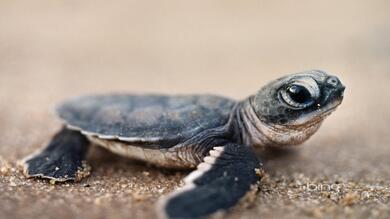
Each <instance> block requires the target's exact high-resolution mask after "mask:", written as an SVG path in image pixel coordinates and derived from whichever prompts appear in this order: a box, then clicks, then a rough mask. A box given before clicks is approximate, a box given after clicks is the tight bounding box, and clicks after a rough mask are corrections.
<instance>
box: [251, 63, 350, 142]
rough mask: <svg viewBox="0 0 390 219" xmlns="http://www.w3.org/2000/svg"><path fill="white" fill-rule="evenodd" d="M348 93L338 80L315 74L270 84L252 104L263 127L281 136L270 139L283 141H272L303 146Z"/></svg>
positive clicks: (329, 76) (293, 77) (274, 134)
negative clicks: (302, 143)
mask: <svg viewBox="0 0 390 219" xmlns="http://www.w3.org/2000/svg"><path fill="white" fill-rule="evenodd" d="M344 90H345V87H344V85H343V84H342V83H341V82H340V80H339V79H338V78H337V77H336V76H333V75H329V74H327V73H326V72H324V71H320V70H312V71H306V72H301V73H297V74H292V75H288V76H285V77H282V78H279V79H277V80H274V81H272V82H270V83H269V84H267V85H266V86H264V87H263V88H262V89H261V90H260V91H258V92H257V94H256V95H254V96H253V97H252V99H251V101H250V104H251V105H252V107H253V110H254V112H255V114H256V116H257V117H258V118H259V121H260V123H261V124H262V125H263V126H267V127H269V128H270V130H275V132H278V133H270V135H273V136H267V137H269V138H280V139H272V140H273V141H275V142H281V144H282V145H283V144H299V143H301V142H303V141H304V140H306V139H308V138H309V137H310V136H311V135H312V134H313V133H314V132H315V131H316V130H317V129H318V128H319V126H320V125H321V123H322V121H323V120H324V119H325V118H326V117H327V116H328V115H329V114H331V113H332V112H333V111H334V110H335V109H336V108H337V106H338V105H340V104H341V102H342V100H343V95H344ZM294 133H295V135H296V136H294ZM286 136H290V137H291V138H289V137H286Z"/></svg>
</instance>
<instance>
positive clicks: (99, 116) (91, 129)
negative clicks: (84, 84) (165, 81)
mask: <svg viewBox="0 0 390 219" xmlns="http://www.w3.org/2000/svg"><path fill="white" fill-rule="evenodd" d="M235 103H236V102H235V101H233V100H231V99H227V98H223V97H219V96H213V95H187V96H184V95H183V96H166V95H126V94H113V95H95V96H84V97H79V98H76V99H73V100H70V101H67V102H64V103H63V104H62V105H60V106H59V107H58V108H57V113H58V116H59V117H60V118H61V119H63V120H64V121H65V123H67V124H68V125H69V126H70V127H72V128H73V129H79V130H81V131H84V133H88V134H89V135H96V136H99V135H102V136H105V137H112V138H118V139H120V140H122V141H123V140H124V141H130V142H144V143H145V145H147V144H148V142H149V143H150V142H159V141H163V142H165V146H166V147H170V146H173V145H174V144H176V143H178V142H180V141H184V140H186V139H188V138H190V137H192V136H194V135H196V134H197V133H200V132H201V131H204V130H206V129H210V128H215V127H219V126H223V125H224V124H226V123H227V121H228V119H229V115H230V112H231V110H232V108H233V106H234V105H235ZM154 145H155V144H154Z"/></svg>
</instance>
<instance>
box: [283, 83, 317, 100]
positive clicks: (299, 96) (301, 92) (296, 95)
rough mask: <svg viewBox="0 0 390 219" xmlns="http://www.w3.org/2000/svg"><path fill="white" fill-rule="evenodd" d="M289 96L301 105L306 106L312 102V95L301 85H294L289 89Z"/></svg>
mask: <svg viewBox="0 0 390 219" xmlns="http://www.w3.org/2000/svg"><path fill="white" fill-rule="evenodd" d="M287 94H288V95H289V96H290V98H291V99H292V100H293V101H295V102H297V103H299V104H305V103H307V102H310V100H311V99H312V98H311V95H310V92H309V91H308V90H307V89H306V88H305V87H303V86H299V85H292V86H291V87H289V88H288V89H287Z"/></svg>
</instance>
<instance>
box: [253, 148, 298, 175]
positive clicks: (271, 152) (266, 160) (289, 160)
mask: <svg viewBox="0 0 390 219" xmlns="http://www.w3.org/2000/svg"><path fill="white" fill-rule="evenodd" d="M255 153H256V155H257V157H258V158H259V159H260V160H261V161H262V162H263V164H264V167H265V169H266V170H267V171H269V172H275V171H278V170H280V169H281V168H284V169H285V168H286V166H292V165H294V164H296V163H299V162H300V160H301V150H300V149H299V148H267V149H255Z"/></svg>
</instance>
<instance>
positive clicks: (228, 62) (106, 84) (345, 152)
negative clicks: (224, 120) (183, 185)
mask: <svg viewBox="0 0 390 219" xmlns="http://www.w3.org/2000/svg"><path fill="white" fill-rule="evenodd" d="M389 8H390V3H389V1H385V0H382V1H381V0H373V1H359V0H353V1H352V0H347V1H308V0H307V1H292V0H289V1H283V2H281V1H280V2H279V1H247V0H243V1H230V0H227V1H226V0H225V1H176V0H174V1H150V0H144V1H133V0H131V1H124V0H123V1H122V0H115V1H101V0H93V1H92V0H86V1H75V0H68V1H59V0H55V1H53V0H50V1H49V0H47V1H45V0H39V1H14V0H0V130H1V132H0V164H1V165H2V166H1V168H2V169H1V170H2V171H1V174H2V175H3V176H2V177H1V178H0V217H1V218H25V217H27V216H28V217H32V218H35V217H39V218H53V217H54V216H56V217H57V218H69V217H75V218H104V217H110V218H128V217H129V215H132V216H136V217H137V218H149V217H155V213H154V212H153V207H152V206H153V203H154V202H155V201H156V200H157V198H158V197H159V196H160V195H161V194H165V193H168V192H170V191H172V190H173V189H175V188H176V187H179V186H180V179H181V177H183V176H185V175H186V174H187V172H175V171H173V172H170V171H167V172H163V173H160V172H161V171H159V170H158V169H157V168H153V167H151V168H147V167H144V165H143V164H140V163H137V162H135V163H134V162H131V161H127V160H124V159H121V158H118V157H116V156H111V155H105V156H101V154H105V152H104V151H103V152H102V151H101V150H99V149H94V150H95V151H93V153H92V155H91V162H92V164H93V166H94V172H93V175H92V176H91V177H90V178H88V179H87V180H85V181H83V182H82V183H81V184H62V185H59V186H55V187H53V186H51V185H48V184H47V183H46V182H44V181H40V180H38V181H36V180H35V181H34V180H25V179H24V178H23V177H22V176H21V174H20V172H19V171H18V170H17V168H16V161H17V160H18V159H20V158H22V157H24V156H26V155H27V154H29V153H31V152H33V151H35V150H37V149H38V148H40V147H41V146H42V145H43V144H44V143H45V142H47V141H48V139H49V138H50V136H51V135H52V134H54V133H55V132H56V131H57V130H58V129H59V127H60V123H59V121H58V120H56V117H55V116H54V114H53V113H52V109H53V107H54V106H55V104H56V103H58V102H60V101H62V100H63V99H66V98H70V97H74V96H77V95H83V94H91V93H106V92H136V93H166V94H178V93H183V94H186V93H213V94H219V95H224V96H229V97H232V98H235V99H242V98H245V97H246V96H248V95H250V94H252V93H254V92H256V91H257V90H258V89H259V88H260V87H261V86H262V85H264V84H265V83H266V82H267V81H269V80H272V79H275V78H277V77H279V76H282V75H284V74H287V73H295V72H299V71H303V70H308V69H322V70H325V71H329V72H331V73H333V74H336V75H337V76H339V77H340V79H341V80H342V82H343V83H344V84H345V85H346V87H347V90H346V94H345V101H344V103H343V104H342V105H341V106H340V108H339V109H338V110H337V111H336V113H335V114H334V115H332V116H331V117H330V118H329V119H328V120H327V121H326V122H325V123H324V125H323V127H322V129H321V130H320V131H319V133H318V134H317V135H315V136H314V137H313V138H312V139H310V140H309V141H308V142H307V143H305V145H304V146H303V147H301V148H300V149H298V150H294V151H293V152H289V153H282V154H281V155H280V154H278V155H274V154H272V155H271V154H270V155H263V156H264V159H265V160H266V161H267V164H266V168H267V172H268V174H269V177H267V178H268V181H267V180H265V181H264V187H263V188H262V190H261V192H260V194H259V195H258V196H259V197H258V198H257V199H256V201H255V203H254V204H252V205H251V206H250V207H238V208H237V209H235V210H233V212H232V214H230V216H229V217H231V218H258V215H259V214H262V215H264V217H265V218H274V217H275V218H288V217H292V216H296V217H301V218H302V217H308V218H311V217H320V218H323V217H329V218H337V217H340V218H343V217H351V218H367V217H383V218H388V217H389V215H390V210H389V208H388V207H386V206H388V203H389V199H390V188H389V185H390V179H389V176H390V161H389V156H390V149H389V145H390V136H389V134H388V130H389V128H390V127H389V126H390V115H389V110H390V103H389V102H388V99H389V97H390V91H389V87H388V84H389V82H390V61H389V59H390V14H389ZM118 182H121V183H122V184H120V185H118ZM308 182H310V183H328V184H329V183H336V182H338V183H341V184H342V185H344V187H343V188H344V190H343V191H342V192H341V193H339V194H333V193H332V194H330V195H329V194H324V193H323V192H324V191H319V192H311V193H310V194H306V193H307V192H306V193H305V191H302V185H303V184H304V183H308ZM86 185H88V186H86ZM302 194H306V195H302ZM332 195H333V196H332ZM351 200H352V201H351ZM345 203H346V204H345ZM276 210H277V211H276Z"/></svg>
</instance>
